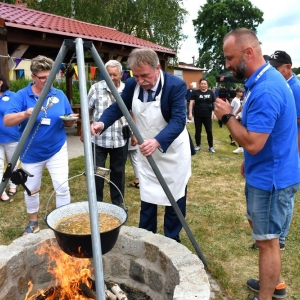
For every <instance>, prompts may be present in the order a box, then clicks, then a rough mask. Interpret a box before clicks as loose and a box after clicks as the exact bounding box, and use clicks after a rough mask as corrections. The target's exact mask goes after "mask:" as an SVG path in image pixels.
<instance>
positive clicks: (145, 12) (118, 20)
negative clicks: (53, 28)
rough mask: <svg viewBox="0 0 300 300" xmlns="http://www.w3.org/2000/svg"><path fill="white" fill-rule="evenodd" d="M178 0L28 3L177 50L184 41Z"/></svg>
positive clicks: (48, 0)
mask: <svg viewBox="0 0 300 300" xmlns="http://www.w3.org/2000/svg"><path fill="white" fill-rule="evenodd" d="M182 2H183V1H182V0H164V1H161V0H123V1H120V0H69V1H67V0H56V1H55V0H28V1H27V5H28V7H30V8H33V9H37V10H40V11H44V12H49V13H53V14H57V15H61V16H64V17H68V18H70V17H73V16H74V18H75V19H76V20H81V21H84V22H88V23H93V24H98V25H102V26H108V27H111V28H115V29H117V30H119V31H121V32H124V33H127V34H130V35H133V36H136V37H139V38H142V39H145V40H148V41H151V42H154V43H157V44H159V45H161V46H164V47H168V48H171V49H173V50H175V51H178V50H179V47H180V43H181V42H182V41H183V40H184V39H185V38H186V36H185V35H184V34H183V33H182V25H183V23H184V21H185V17H186V16H187V11H186V10H185V9H183V8H182Z"/></svg>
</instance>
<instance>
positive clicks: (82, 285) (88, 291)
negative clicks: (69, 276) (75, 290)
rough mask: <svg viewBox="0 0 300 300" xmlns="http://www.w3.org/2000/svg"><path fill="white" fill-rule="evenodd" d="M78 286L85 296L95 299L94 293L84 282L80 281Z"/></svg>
mask: <svg viewBox="0 0 300 300" xmlns="http://www.w3.org/2000/svg"><path fill="white" fill-rule="evenodd" d="M79 287H80V289H81V290H82V292H83V293H84V295H85V296H87V297H88V298H91V299H97V296H96V294H95V293H94V292H93V291H92V290H91V289H90V288H89V287H88V286H87V285H86V284H85V283H83V282H82V283H80V285H79Z"/></svg>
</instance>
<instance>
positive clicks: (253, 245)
mask: <svg viewBox="0 0 300 300" xmlns="http://www.w3.org/2000/svg"><path fill="white" fill-rule="evenodd" d="M251 248H252V249H254V250H259V248H258V246H257V244H256V242H255V243H253V244H252V247H251ZM279 248H280V251H284V250H285V244H279Z"/></svg>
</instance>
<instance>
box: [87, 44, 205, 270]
mask: <svg viewBox="0 0 300 300" xmlns="http://www.w3.org/2000/svg"><path fill="white" fill-rule="evenodd" d="M90 51H91V55H92V57H93V59H94V61H95V63H96V65H97V66H98V68H99V70H100V71H101V73H102V75H103V77H104V80H105V81H106V83H107V85H108V87H109V89H110V90H111V92H112V94H113V96H114V98H115V99H116V102H117V103H118V105H119V108H120V110H121V111H122V113H123V115H124V117H125V118H126V120H127V122H128V124H129V126H130V127H131V129H132V131H133V133H134V135H135V136H136V138H137V140H138V142H139V144H140V145H141V144H142V143H143V142H144V140H143V137H142V136H141V134H140V132H139V130H138V128H137V127H136V125H135V123H134V121H133V119H132V118H131V116H130V113H129V111H128V109H127V107H126V105H125V104H124V102H123V100H122V98H121V97H120V95H119V93H118V91H117V89H116V87H115V85H114V83H113V82H112V80H111V78H110V76H109V74H108V72H107V70H106V69H105V66H104V64H103V62H102V60H101V58H100V56H99V54H98V52H97V50H96V48H95V47H94V45H92V47H91V50H90ZM147 159H148V162H149V164H150V166H151V167H152V169H153V171H154V173H155V175H156V177H157V179H158V181H159V182H160V184H161V186H162V188H163V190H164V191H165V193H166V195H167V197H168V199H169V201H170V203H171V205H172V207H173V209H174V210H175V213H176V214H177V216H178V218H179V220H180V222H181V224H182V226H183V228H184V229H185V231H186V233H187V235H188V237H189V239H190V241H191V243H192V245H193V246H194V249H195V250H196V252H197V254H198V257H199V258H200V259H201V261H202V262H203V264H204V265H205V266H206V267H207V261H206V259H205V257H204V255H203V254H202V251H201V249H200V247H199V246H198V244H197V242H196V240H195V238H194V236H193V234H192V232H191V230H190V228H189V226H188V224H187V222H186V220H185V218H184V216H183V214H182V212H181V210H180V209H179V207H178V204H177V203H176V201H175V199H174V197H173V195H172V193H171V191H170V189H169V187H168V186H167V184H166V182H165V180H164V178H163V176H162V174H161V172H160V171H159V169H158V167H157V165H156V163H155V161H154V159H153V157H152V156H147Z"/></svg>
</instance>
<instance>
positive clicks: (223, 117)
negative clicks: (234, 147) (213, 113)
mask: <svg viewBox="0 0 300 300" xmlns="http://www.w3.org/2000/svg"><path fill="white" fill-rule="evenodd" d="M231 117H234V115H233V114H226V115H223V116H222V118H221V121H222V123H223V124H226V123H227V122H228V121H229V119H230V118H231Z"/></svg>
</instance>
